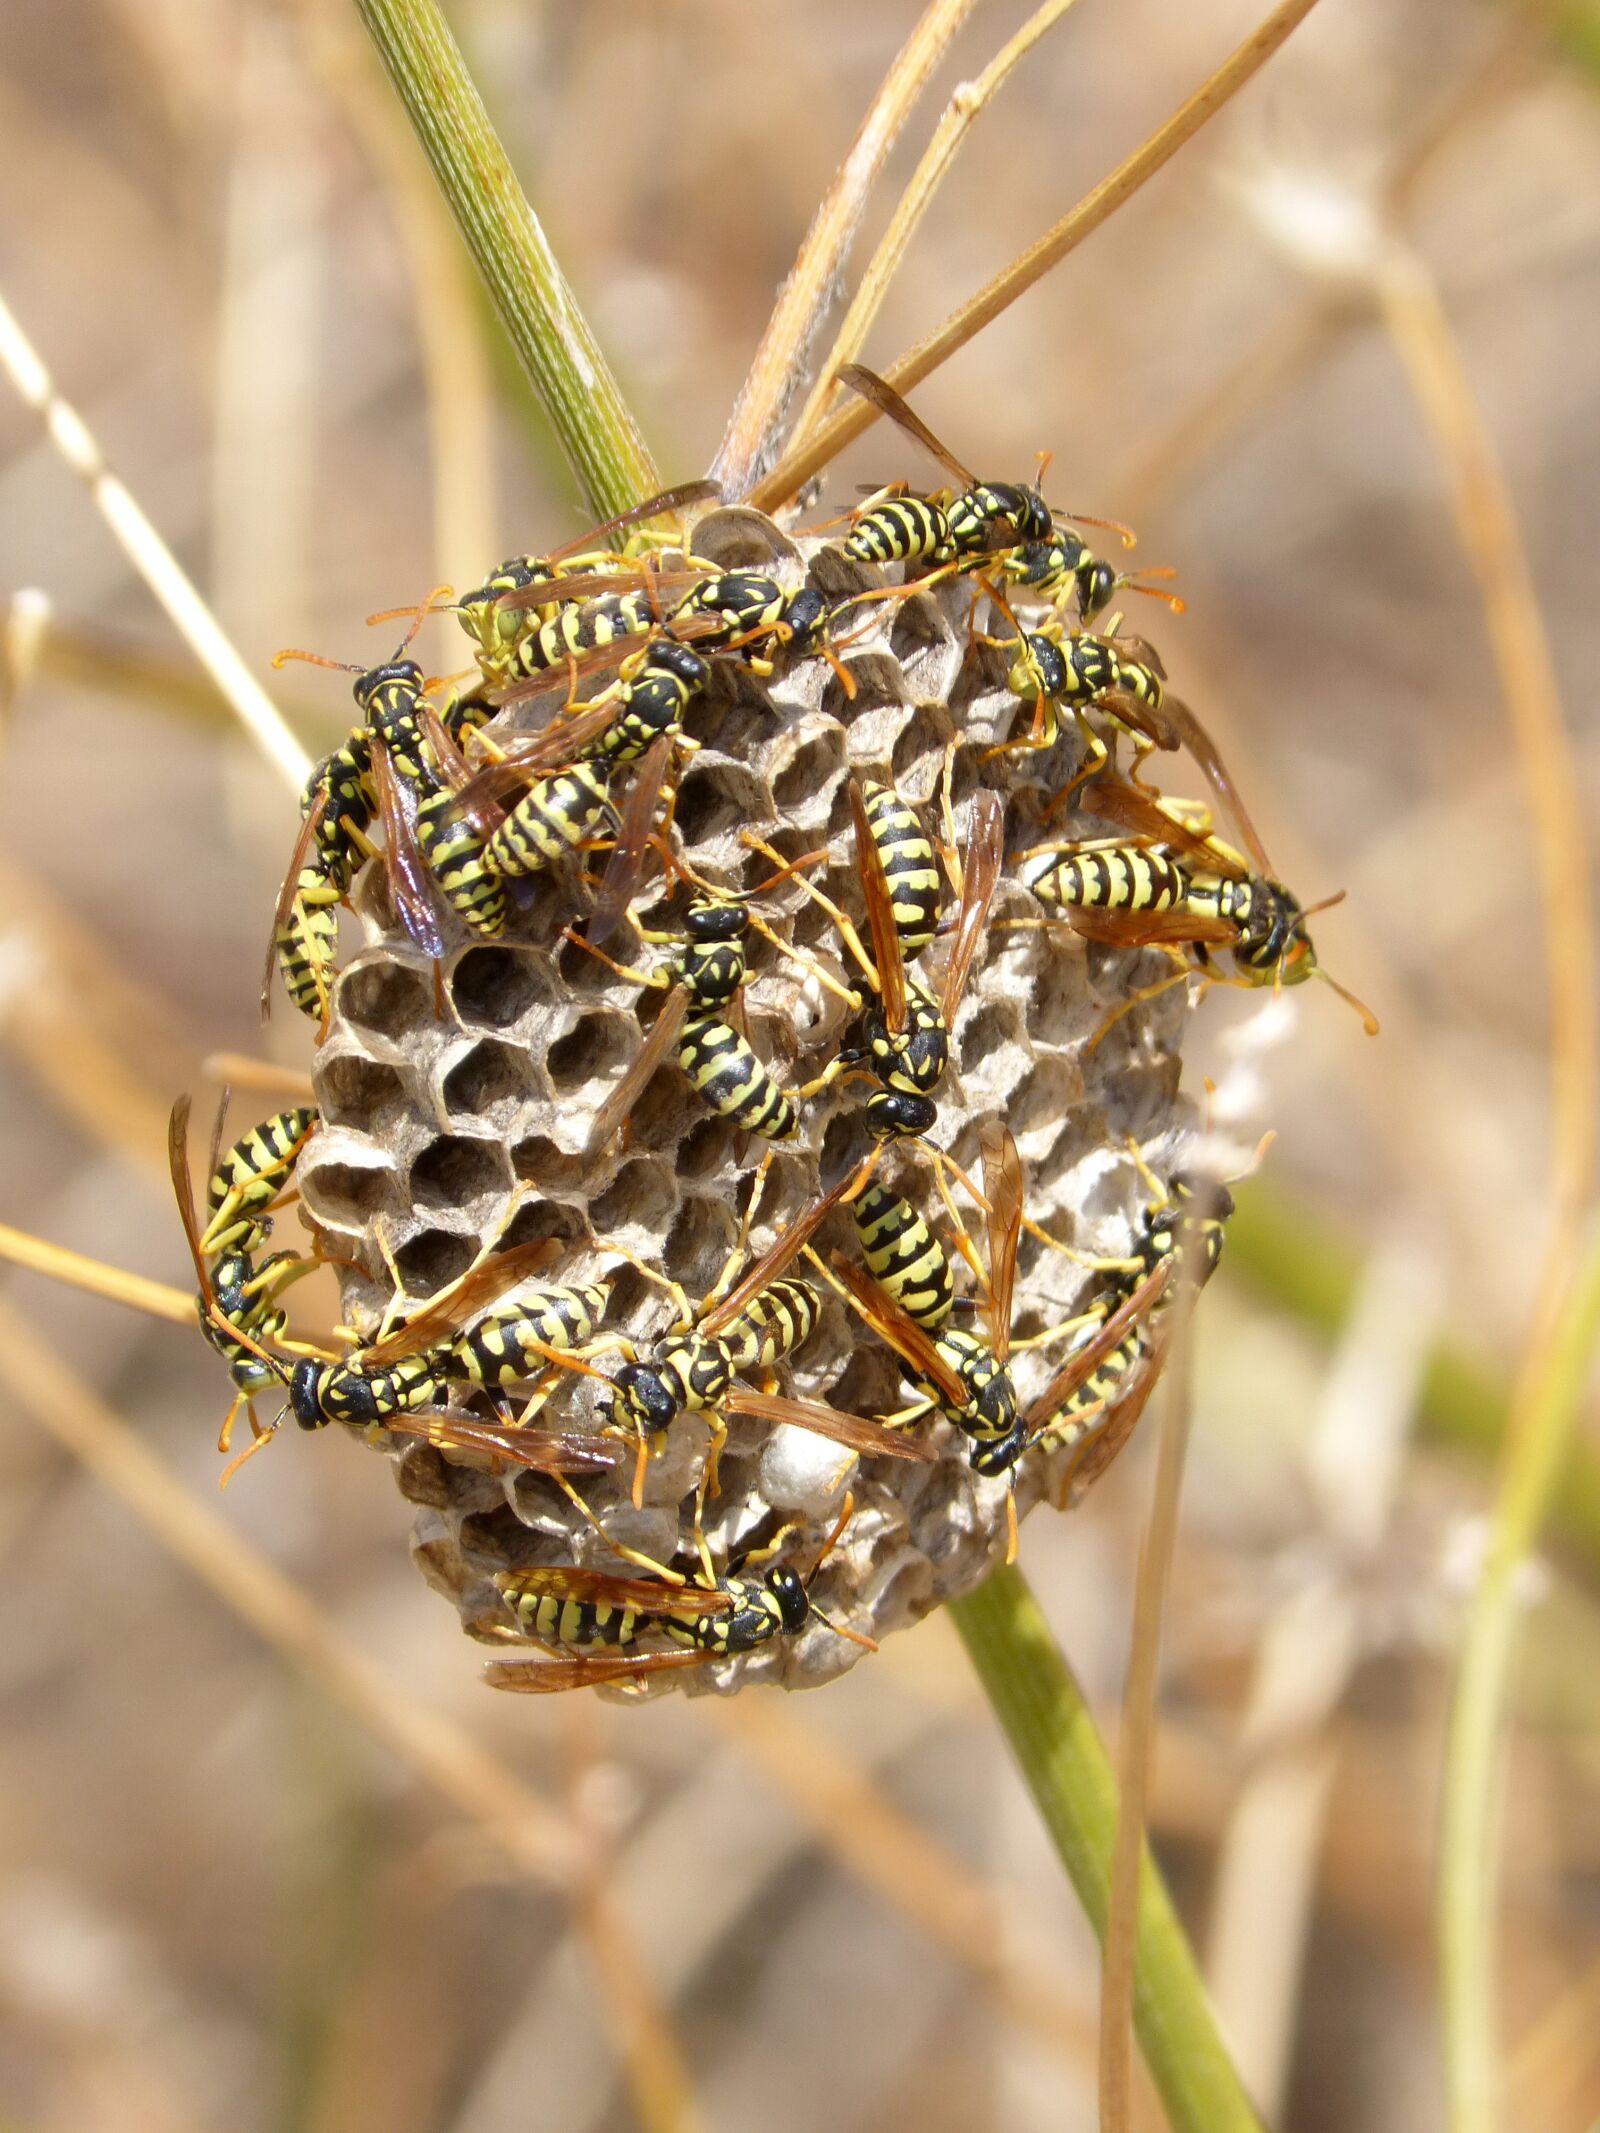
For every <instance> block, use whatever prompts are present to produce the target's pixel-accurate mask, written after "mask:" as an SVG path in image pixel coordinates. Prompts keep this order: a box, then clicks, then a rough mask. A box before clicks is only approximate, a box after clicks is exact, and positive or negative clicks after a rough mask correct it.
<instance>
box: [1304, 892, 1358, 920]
mask: <svg viewBox="0 0 1600 2133" xmlns="http://www.w3.org/2000/svg"><path fill="white" fill-rule="evenodd" d="M1349 893H1350V891H1349V890H1348V889H1335V890H1334V892H1333V894H1332V895H1331V896H1324V897H1323V898H1322V899H1321V900H1320V901H1319V902H1317V903H1314V904H1307V905H1306V906H1305V907H1304V909H1303V910H1302V911H1301V913H1300V916H1301V918H1302V919H1307V918H1315V917H1316V915H1317V913H1318V912H1319V911H1331V910H1332V909H1333V907H1334V905H1335V904H1342V903H1343V902H1344V900H1345V898H1346V897H1347V896H1348V895H1349Z"/></svg>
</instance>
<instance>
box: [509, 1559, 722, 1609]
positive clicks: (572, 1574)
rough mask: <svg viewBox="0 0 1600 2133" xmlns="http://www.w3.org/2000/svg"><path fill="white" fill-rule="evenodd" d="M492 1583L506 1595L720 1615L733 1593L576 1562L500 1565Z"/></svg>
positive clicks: (511, 1597)
mask: <svg viewBox="0 0 1600 2133" xmlns="http://www.w3.org/2000/svg"><path fill="white" fill-rule="evenodd" d="M494 1582H495V1585H496V1587H497V1588H498V1589H499V1591H501V1592H502V1593H504V1594H505V1596H506V1598H507V1599H513V1598H515V1597H517V1596H518V1595H528V1596H531V1597H533V1598H535V1599H541V1600H546V1599H548V1600H576V1601H578V1602H579V1603H580V1604H582V1605H583V1606H586V1607H629V1608H632V1609H633V1611H634V1612H635V1613H636V1614H644V1615H725V1614H727V1613H728V1612H729V1611H730V1609H731V1608H732V1606H733V1594H732V1593H731V1592H729V1591H727V1590H726V1588H725V1587H723V1586H720V1585H719V1586H716V1587H712V1586H709V1585H669V1584H668V1583H667V1582H666V1581H665V1579H663V1578H624V1577H613V1576H612V1574H611V1572H610V1571H609V1570H584V1569H580V1568H579V1567H578V1566H577V1565H576V1564H568V1563H553V1564H541V1565H539V1566H538V1567H536V1568H534V1569H532V1570H502V1571H501V1572H500V1573H499V1574H498V1576H497V1577H496V1578H495V1581H494Z"/></svg>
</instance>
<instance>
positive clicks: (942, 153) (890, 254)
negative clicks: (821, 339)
mask: <svg viewBox="0 0 1600 2133" xmlns="http://www.w3.org/2000/svg"><path fill="white" fill-rule="evenodd" d="M1076 5H1077V0H1045V4H1044V6H1043V7H1041V8H1037V9H1035V11H1034V13H1033V14H1031V15H1030V16H1029V17H1028V19H1027V21H1026V22H1025V23H1024V24H1023V25H1022V27H1021V29H1020V30H1018V32H1017V34H1016V35H1015V36H1014V37H1013V38H1012V39H1011V40H1010V42H1009V43H1008V44H1005V45H1003V46H1002V47H1001V49H1000V50H999V51H998V52H997V53H996V54H995V56H994V58H993V59H991V60H990V62H989V64H988V65H987V66H986V67H985V68H984V70H983V72H982V73H981V74H980V75H979V76H978V77H977V79H976V80H975V81H964V82H962V84H961V85H960V87H959V88H958V89H957V90H956V92H955V94H954V95H953V96H952V97H951V99H950V101H949V103H948V104H947V105H946V106H945V110H944V116H943V117H942V118H941V119H940V121H939V123H938V126H937V127H936V128H935V130H934V136H933V139H932V140H931V141H930V142H929V143H928V145H927V147H926V148H925V149H924V150H923V154H922V161H921V162H920V163H919V164H918V165H917V167H916V169H915V170H914V171H913V172H912V175H911V182H910V183H909V184H908V185H907V187H906V189H905V191H904V192H903V193H902V194H901V195H900V198H899V201H898V202H897V204H896V206H895V211H894V216H893V219H892V220H891V222H890V224H889V227H888V229H887V230H886V231H885V232H884V234H883V236H882V238H881V239H880V240H879V244H878V249H877V250H876V251H875V252H874V253H873V255H872V258H871V260H870V262H869V263H868V266H867V271H866V272H865V274H863V275H862V277H861V284H860V286H859V288H858V289H857V290H856V293H855V295H854V296H853V297H852V298H851V299H850V308H849V310H848V311H846V313H845V315H844V323H843V324H842V325H841V326H840V328H839V331H838V332H837V333H836V334H835V335H834V338H833V346H832V347H831V348H830V349H829V351H828V355H827V360H826V361H825V362H824V363H823V364H822V365H821V367H820V368H819V370H818V373H817V382H816V384H815V385H813V386H812V388H811V395H810V398H809V399H808V400H807V401H806V404H805V406H804V407H803V408H802V409H801V411H800V418H799V420H798V421H797V422H796V423H795V425H794V427H793V429H792V430H791V431H790V432H789V449H790V451H791V452H792V451H794V450H795V449H796V448H797V447H798V446H800V445H802V444H804V442H805V440H806V439H807V437H809V436H810V434H811V432H812V431H813V430H814V429H815V428H816V426H817V424H818V423H819V422H820V421H821V420H822V418H823V416H824V414H825V413H826V412H827V408H828V403H829V401H830V400H831V399H832V398H833V395H834V391H835V386H836V380H837V376H838V372H839V371H840V369H841V368H842V367H843V365H844V364H846V363H852V362H854V361H855V359H856V357H857V356H858V355H860V353H861V350H862V348H863V347H864V346H865V344H866V338H867V335H868V333H869V332H870V331H871V328H872V322H873V320H874V319H875V318H876V317H877V315H878V313H879V311H880V310H881V309H882V308H883V300H884V298H885V297H886V296H887V295H888V293H889V284H890V283H891V282H892V281H893V280H894V277H895V275H896V274H898V273H899V271H900V264H901V262H902V260H903V259H904V258H905V255H906V252H907V249H908V248H909V246H910V243H911V240H912V238H913V237H914V236H915V235H916V233H917V229H918V226H919V224H920V223H921V221H922V218H923V216H924V215H925V214H926V213H927V212H928V209H929V208H930V207H931V206H932V204H933V196H934V194H935V193H936V192H937V191H938V190H939V187H940V186H941V185H942V184H943V183H944V181H945V179H946V178H947V177H948V176H949V175H950V172H951V170H952V169H953V168H954V166H955V160H956V157H957V156H958V155H959V154H960V152H961V149H962V146H963V144H964V142H965V141H966V138H967V135H968V133H969V132H970V131H971V130H972V127H973V124H974V123H975V121H976V119H977V117H978V114H979V112H980V111H982V110H983V109H984V108H985V106H986V105H988V104H989V103H991V102H992V101H993V100H994V97H995V96H996V94H997V93H998V92H999V90H1000V89H1001V88H1003V87H1004V85H1005V82H1006V80H1007V78H1008V77H1009V76H1010V74H1011V73H1012V71H1013V70H1014V68H1015V67H1016V66H1017V64H1018V62H1019V61H1021V60H1023V59H1025V58H1026V57H1027V55H1028V53H1029V52H1031V51H1032V50H1033V48H1034V46H1035V45H1036V44H1037V43H1038V42H1039V39H1040V38H1041V37H1042V36H1043V35H1044V34H1045V32H1046V30H1050V29H1053V28H1054V27H1055V25H1056V24H1057V23H1058V22H1059V21H1060V20H1061V18H1062V16H1063V15H1064V14H1065V13H1066V12H1067V10H1068V8H1070V7H1074V6H1076Z"/></svg>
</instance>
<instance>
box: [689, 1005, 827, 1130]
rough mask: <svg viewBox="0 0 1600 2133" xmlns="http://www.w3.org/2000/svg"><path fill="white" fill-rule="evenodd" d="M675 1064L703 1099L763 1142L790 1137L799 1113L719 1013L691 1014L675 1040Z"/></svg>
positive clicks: (798, 1123) (796, 1126)
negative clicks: (755, 1134) (756, 1135)
mask: <svg viewBox="0 0 1600 2133" xmlns="http://www.w3.org/2000/svg"><path fill="white" fill-rule="evenodd" d="M678 1064H679V1065H680V1066H681V1067H682V1068H683V1071H684V1072H685V1074H687V1075H688V1077H689V1079H690V1081H692V1082H693V1083H694V1086H695V1091H696V1093H697V1094H698V1095H699V1097H700V1099H701V1101H702V1102H703V1103H706V1104H709V1105H710V1107H711V1109H712V1110H713V1111H715V1112H716V1113H717V1114H718V1116H719V1117H722V1118H726V1119H731V1120H732V1122H733V1123H734V1124H735V1125H736V1126H741V1127H742V1128H743V1129H744V1131H745V1132H746V1133H759V1134H760V1136H761V1138H762V1139H763V1140H768V1141H788V1140H793V1138H794V1136H795V1135H796V1133H798V1132H799V1130H800V1113H799V1111H798V1110H797V1108H796V1107H795V1104H794V1102H793V1100H792V1098H790V1097H788V1096H786V1095H785V1094H784V1092H783V1090H782V1089H780V1088H779V1086H778V1084H777V1083H776V1082H775V1081H774V1080H773V1078H772V1076H771V1074H770V1073H768V1071H767V1069H766V1068H765V1067H764V1066H763V1065H762V1063H761V1061H760V1060H759V1059H758V1058H757V1057H756V1055H755V1053H754V1052H753V1051H752V1050H751V1049H750V1046H749V1045H748V1044H747V1043H746V1042H745V1040H744V1038H743V1037H741V1036H740V1035H739V1032H738V1031H737V1030H736V1029H733V1028H731V1027H730V1025H729V1024H728V1023H726V1022H724V1021H722V1019H721V1018H720V1017H719V1016H717V1015H701V1014H691V1015H690V1016H689V1018H688V1020H687V1021H686V1022H685V1023H684V1025H683V1030H682V1033H681V1034H680V1036H679V1038H678Z"/></svg>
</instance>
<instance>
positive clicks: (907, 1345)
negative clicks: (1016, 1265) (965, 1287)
mask: <svg viewBox="0 0 1600 2133" xmlns="http://www.w3.org/2000/svg"><path fill="white" fill-rule="evenodd" d="M831 1263H832V1266H833V1271H834V1272H835V1273H836V1274H837V1275H838V1277H839V1279H840V1280H841V1281H842V1282H843V1283H844V1285H845V1287H846V1288H847V1289H848V1290H849V1291H850V1294H851V1296H852V1298H853V1299H854V1301H855V1304H856V1308H857V1309H858V1310H859V1311H860V1313H861V1315H862V1317H863V1318H864V1319H865V1320H866V1322H867V1324H868V1325H869V1326H870V1327H871V1328H872V1330H873V1332H874V1333H876V1334H877V1335H878V1336H879V1338H880V1339H881V1340H885V1341H887V1342H888V1344H889V1346H890V1347H891V1348H892V1349H893V1350H894V1351H895V1353H896V1354H897V1355H898V1356H899V1357H900V1359H901V1361H902V1362H904V1363H906V1364H908V1365H909V1366H910V1368H911V1369H912V1370H914V1371H915V1372H916V1374H917V1376H918V1377H919V1378H925V1379H926V1380H927V1382H928V1383H929V1384H930V1385H932V1386H934V1387H935V1388H936V1389H937V1391H938V1392H939V1394H940V1396H941V1397H942V1398H943V1399H945V1400H946V1401H948V1402H949V1404H950V1405H951V1406H952V1407H958V1408H959V1407H965V1406H966V1404H967V1399H968V1393H967V1388H966V1386H965V1385H963V1384H962V1382H961V1379H960V1376H959V1375H958V1373H957V1372H956V1370H955V1369H954V1368H953V1367H952V1365H951V1364H949V1363H947V1362H946V1361H945V1359H944V1357H943V1356H942V1355H941V1354H940V1353H939V1351H938V1349H937V1348H936V1347H935V1346H934V1344H933V1342H932V1340H931V1339H930V1337H929V1335H928V1334H927V1333H926V1332H925V1331H924V1329H923V1328H922V1327H921V1326H919V1325H918V1324H917V1322H916V1320H915V1319H914V1318H912V1317H911V1316H910V1315H909V1314H908V1313H907V1312H905V1311H903V1310H902V1309H901V1308H900V1306H899V1304H898V1303H896V1302H895V1300H894V1298H893V1297H892V1296H891V1295H890V1294H889V1292H888V1290H887V1289H885V1288H883V1287H881V1286H880V1284H879V1283H877V1282H876V1281H874V1280H873V1278H872V1276H871V1275H870V1274H869V1273H867V1271H866V1270H865V1268H863V1267H858V1266H853V1265H852V1264H851V1262H850V1261H849V1260H848V1259H846V1258H845V1257H844V1255H843V1253H842V1252H835V1253H834V1254H833V1255H832V1262H831Z"/></svg>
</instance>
